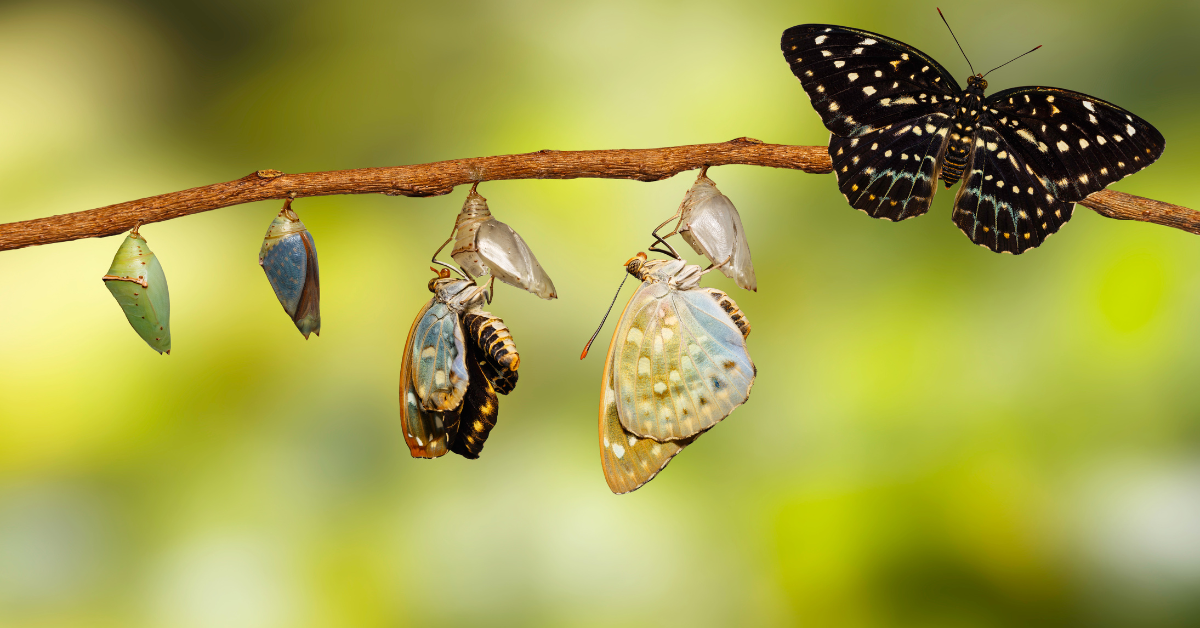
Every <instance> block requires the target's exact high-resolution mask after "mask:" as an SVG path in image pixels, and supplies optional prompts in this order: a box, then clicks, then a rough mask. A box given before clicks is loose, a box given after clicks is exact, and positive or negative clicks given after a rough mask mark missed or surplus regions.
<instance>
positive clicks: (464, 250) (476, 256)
mask: <svg viewBox="0 0 1200 628" xmlns="http://www.w3.org/2000/svg"><path fill="white" fill-rule="evenodd" d="M476 186H478V184H476V185H475V186H472V187H471V192H470V193H469V194H467V200H466V202H465V203H463V208H462V211H461V212H460V213H459V214H458V219H457V220H456V221H455V225H454V236H452V238H453V239H454V250H453V251H451V252H450V256H451V257H453V258H454V261H456V262H458V264H459V265H460V266H462V267H463V269H464V270H466V271H467V273H468V274H470V275H471V276H473V277H480V276H483V275H491V276H492V277H494V278H496V279H499V280H500V281H502V282H504V283H506V284H509V285H511V286H516V287H518V288H521V289H523V290H528V291H529V292H532V293H533V294H536V295H538V296H539V297H541V298H543V299H555V298H558V293H557V292H556V291H555V289H554V282H553V281H551V280H550V276H549V275H547V274H546V271H545V270H544V269H543V268H542V266H541V264H539V263H538V261H537V257H535V256H534V254H533V251H531V250H530V249H529V245H528V244H526V243H525V240H524V239H522V238H521V236H520V235H519V234H518V233H517V232H516V231H515V230H513V228H512V227H510V226H508V225H506V224H504V223H502V222H500V221H499V220H496V219H495V218H494V217H493V216H492V212H491V210H490V209H488V205H487V199H486V198H484V197H482V196H480V195H479V193H478V192H476V191H475V188H476Z"/></svg>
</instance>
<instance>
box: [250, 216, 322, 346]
mask: <svg viewBox="0 0 1200 628" xmlns="http://www.w3.org/2000/svg"><path fill="white" fill-rule="evenodd" d="M258 263H259V265H260V266H262V268H263V271H265V272H266V274H267V281H269V282H271V289H273V290H274V291H275V296H276V297H277V298H278V299H279V304H280V305H282V306H283V311H285V312H287V314H288V316H290V317H291V318H292V322H293V323H295V324H296V328H297V329H299V330H300V333H301V334H304V337H305V338H306V339H307V338H308V335H309V334H316V335H318V336H320V335H321V284H320V273H319V272H318V269H317V246H316V244H315V243H314V242H313V238H312V234H310V233H309V232H308V229H306V228H305V227H304V223H303V222H300V218H299V217H298V216H297V215H296V213H295V212H293V211H292V209H291V207H290V203H289V204H288V205H287V206H285V207H284V208H283V210H282V211H280V212H279V215H278V216H276V217H275V220H273V221H272V222H271V226H270V227H268V228H267V235H266V237H265V238H263V244H262V248H261V249H259V252H258Z"/></svg>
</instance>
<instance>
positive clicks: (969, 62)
mask: <svg viewBox="0 0 1200 628" xmlns="http://www.w3.org/2000/svg"><path fill="white" fill-rule="evenodd" d="M937 11H938V15H939V16H941V18H942V23H943V24H945V25H946V29H947V30H949V31H950V36H951V37H954V43H955V44H958V51H959V52H961V53H962V56H963V58H964V59H966V60H967V67H968V68H971V74H974V73H975V68H974V67H973V66H972V65H971V60H970V59H969V58H967V51H966V50H963V47H962V44H959V43H958V37H956V36H955V35H954V29H953V28H950V22H947V21H946V16H945V15H942V10H941V9H938V10H937Z"/></svg>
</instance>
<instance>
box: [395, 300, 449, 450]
mask: <svg viewBox="0 0 1200 628" xmlns="http://www.w3.org/2000/svg"><path fill="white" fill-rule="evenodd" d="M435 304H437V301H436V300H430V301H429V303H426V304H425V306H424V307H422V308H421V311H420V312H418V313H417V318H416V319H415V320H414V321H413V324H412V327H411V328H409V330H408V340H407V341H406V342H405V344H404V353H403V354H402V355H403V357H402V359H401V360H400V422H401V424H402V425H403V428H404V442H405V443H406V444H407V445H408V450H409V453H410V454H412V457H413V458H437V457H439V456H442V455H445V453H446V450H447V448H448V447H449V443H450V441H451V440H453V438H454V434H455V432H456V431H457V423H458V414H457V412H453V411H451V412H432V411H429V410H426V409H425V408H424V407H422V404H421V400H420V398H419V397H418V395H417V389H416V386H415V385H414V383H413V373H414V372H415V370H416V366H417V365H419V361H418V360H417V359H414V352H413V349H414V346H415V345H416V342H415V340H416V338H417V335H418V330H419V329H420V328H421V323H422V322H424V321H425V319H426V317H427V316H428V314H429V311H430V309H431V308H432V306H434V305H435ZM447 423H450V425H447ZM448 428H449V429H448Z"/></svg>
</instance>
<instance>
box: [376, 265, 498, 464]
mask: <svg viewBox="0 0 1200 628" xmlns="http://www.w3.org/2000/svg"><path fill="white" fill-rule="evenodd" d="M429 289H430V291H431V292H433V293H434V297H433V298H432V299H430V301H429V302H428V303H426V304H425V306H424V307H422V308H421V310H420V311H419V312H418V313H417V317H416V319H415V320H414V321H413V324H412V328H411V329H410V330H409V334H408V340H407V342H406V343H405V347H404V353H403V357H402V359H401V366H400V416H401V420H402V423H403V425H404V438H405V441H406V442H407V444H408V447H409V451H410V453H411V454H412V456H413V457H414V458H437V457H439V456H442V455H445V453H446V452H447V451H453V452H455V453H458V454H461V455H463V456H464V457H467V458H478V457H479V453H480V451H481V450H482V449H483V442H484V441H485V440H486V439H487V437H488V434H489V433H490V431H491V429H492V428H493V427H495V424H496V416H497V409H498V405H499V403H498V400H497V397H496V395H497V393H499V394H508V393H509V392H511V391H512V390H513V388H514V387H515V386H516V382H517V367H518V366H519V365H520V357H519V355H518V354H517V351H516V347H515V345H513V342H512V335H511V334H510V333H509V331H508V328H507V327H506V326H505V325H504V321H502V320H501V319H500V318H498V317H496V316H494V315H492V314H490V313H488V312H484V311H483V310H482V309H481V308H482V306H483V303H484V302H485V300H486V294H487V293H486V291H485V290H484V289H483V288H482V287H480V286H476V285H475V283H474V282H471V281H467V280H464V279H453V278H450V277H449V276H448V271H447V274H446V275H445V276H439V277H438V278H435V279H433V280H431V281H430V282H429Z"/></svg>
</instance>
